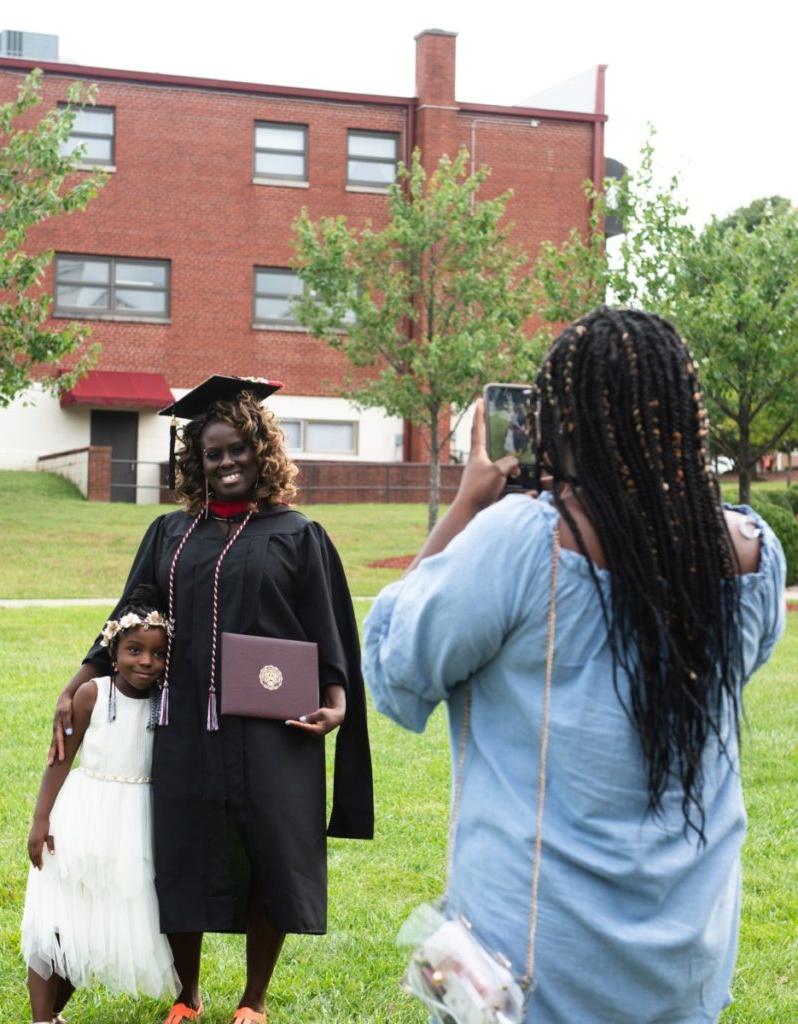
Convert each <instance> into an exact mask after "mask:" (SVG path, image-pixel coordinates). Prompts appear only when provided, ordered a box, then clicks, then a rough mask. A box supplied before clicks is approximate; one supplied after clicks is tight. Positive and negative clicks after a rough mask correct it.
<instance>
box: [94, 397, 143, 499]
mask: <svg viewBox="0 0 798 1024" xmlns="http://www.w3.org/2000/svg"><path fill="white" fill-rule="evenodd" d="M138 435H139V414H138V413H137V412H108V411H106V410H105V409H102V410H99V409H92V411H91V443H92V444H101V445H109V446H110V448H111V501H133V502H135V500H136V487H135V484H136V457H137V453H138ZM122 460H126V461H122Z"/></svg>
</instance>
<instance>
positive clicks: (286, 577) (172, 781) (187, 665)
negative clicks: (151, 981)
mask: <svg viewBox="0 0 798 1024" xmlns="http://www.w3.org/2000/svg"><path fill="white" fill-rule="evenodd" d="M190 523H191V519H190V518H189V517H188V516H187V515H186V514H185V513H184V512H172V513H169V514H168V515H164V516H160V517H159V518H158V519H156V520H155V521H154V522H153V523H152V524H151V525H150V527H149V529H148V530H147V532H146V534H145V536H144V539H143V540H142V542H141V546H140V547H139V550H138V553H137V555H136V558H135V561H134V563H133V567H132V569H131V571H130V576H129V578H128V581H127V583H126V585H125V591H124V595H123V598H122V601H120V606H121V604H122V602H123V601H124V600H126V597H127V595H128V594H129V592H130V590H131V589H132V588H133V587H134V586H135V585H136V584H138V583H155V584H156V585H157V586H158V587H159V589H160V591H161V594H162V595H163V599H164V606H165V604H166V597H167V594H168V583H169V567H170V564H171V562H172V557H173V555H174V553H175V550H176V548H177V546H178V544H179V542H180V540H181V538H182V537H183V534H184V533H185V531H186V530H187V529H188V526H189V525H190ZM226 541H227V538H226V535H225V534H224V533H223V532H222V531H221V530H220V529H219V525H218V523H217V522H215V521H213V520H209V521H207V522H205V521H202V522H200V524H199V525H198V526H197V528H196V529H195V530H194V532H193V534H192V535H191V537H190V538H189V539H188V541H187V543H186V545H185V547H184V548H183V552H182V554H181V555H180V559H179V561H178V564H177V571H176V575H175V582H174V587H175V601H174V615H175V622H176V629H175V635H174V639H173V644H172V654H171V666H170V673H169V690H170V696H169V725H168V726H164V727H161V728H158V729H157V730H156V734H155V744H154V752H153V771H152V775H153V797H154V819H153V826H154V836H155V871H156V879H155V883H156V889H157V893H158V901H159V905H160V915H161V930H162V931H164V932H200V931H217V932H233V931H243V930H244V928H245V911H246V899H247V892H248V887H249V882H250V879H251V877H252V876H254V880H255V881H256V882H257V883H259V887H260V891H261V892H262V894H263V898H264V903H265V910H266V914H267V917H268V919H269V920H270V921H271V923H272V924H273V925H274V927H275V928H277V929H278V930H280V931H285V932H304V933H315V934H319V933H322V932H324V931H325V929H326V912H327V866H326V834H329V835H333V836H342V837H345V838H356V839H370V838H371V837H372V835H373V801H372V780H371V760H370V755H369V746H368V734H367V728H366V709H365V697H364V690H363V679H362V676H361V674H360V652H359V646H358V637H357V626H356V623H355V617H354V613H353V610H352V601H351V598H350V596H349V590H348V587H347V583H346V579H345V577H344V572H343V568H342V566H341V562H340V559H339V557H338V554H337V552H336V550H335V548H334V547H333V544H332V542H331V541H330V539H329V537H328V536H327V534H326V533H325V531H324V530H323V528H322V527H321V526H319V525H318V524H317V523H313V522H311V521H310V520H308V519H307V518H306V517H305V516H303V515H302V514H301V513H299V512H297V511H295V510H293V509H289V508H287V507H279V508H275V509H270V510H268V511H264V512H259V513H256V515H255V516H253V518H252V519H251V520H250V522H249V523H248V524H247V526H246V528H245V529H244V531H243V533H242V534H241V536H240V537H239V538H238V540H237V541H236V542H235V544H234V545H233V546H232V548H231V549H230V550H229V551H228V553H227V555H226V556H225V559H224V561H223V562H222V570H221V577H220V587H219V638H220V639H221V633H222V632H223V631H227V632H231V633H249V634H253V635H258V636H273V637H282V638H283V639H289V640H310V641H313V642H315V643H316V644H318V648H319V678H320V682H321V685H322V687H323V686H325V685H328V684H330V683H340V684H341V685H343V686H344V687H345V688H346V691H347V713H346V719H345V721H344V724H343V725H342V727H341V728H340V729H339V731H338V734H337V738H336V751H335V775H334V780H335V781H334V789H333V807H332V815H331V817H330V823H329V828H328V829H326V828H325V766H324V740H323V739H322V738H320V737H317V736H312V735H308V734H307V733H304V732H303V731H302V730H299V729H295V728H291V727H289V726H286V725H284V724H283V723H282V722H273V721H266V720H264V719H254V718H240V717H233V716H227V715H220V716H219V726H220V728H219V731H218V732H208V731H207V729H206V714H207V702H208V683H209V670H210V650H211V621H212V620H211V609H212V593H213V573H214V568H215V566H216V562H217V559H218V557H219V555H220V553H221V551H222V548H223V547H224V545H225V543H226ZM120 606H118V607H120ZM115 614H116V613H114V616H115ZM98 639H99V638H98ZM217 642H218V641H217ZM86 661H92V662H95V663H97V664H99V665H102V668H103V671H104V672H105V671H107V670H108V667H109V665H108V654H107V650H106V648H103V647H100V646H99V643H95V645H94V646H93V647H92V648H91V650H90V651H89V652H88V654H87V656H86ZM218 664H219V662H218V655H217V679H216V686H217V693H219V695H220V694H221V679H220V673H219V672H218Z"/></svg>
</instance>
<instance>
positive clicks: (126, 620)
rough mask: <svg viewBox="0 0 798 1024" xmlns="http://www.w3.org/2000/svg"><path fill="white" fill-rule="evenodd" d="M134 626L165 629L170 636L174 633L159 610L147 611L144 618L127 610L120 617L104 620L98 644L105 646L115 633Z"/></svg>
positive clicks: (172, 627) (170, 624)
mask: <svg viewBox="0 0 798 1024" xmlns="http://www.w3.org/2000/svg"><path fill="white" fill-rule="evenodd" d="M134 626H143V627H144V628H145V629H149V628H150V627H152V628H153V629H165V630H166V635H167V636H171V635H172V634H173V633H174V626H173V625H172V623H171V621H170V620H169V619H167V618H166V616H165V615H162V614H161V613H160V612H147V614H146V615H145V616H144V618H142V617H141V616H140V615H137V614H136V612H128V613H127V614H126V615H123V616H122V618H121V619H109V620H108V621H107V622H106V624H105V625H104V626H103V628H102V639H101V640H100V646H101V647H107V646H108V645H109V644H110V643H111V641H112V640H113V638H114V637H115V636H116V635H117V633H123V632H124V631H125V630H126V629H132V628H133V627H134Z"/></svg>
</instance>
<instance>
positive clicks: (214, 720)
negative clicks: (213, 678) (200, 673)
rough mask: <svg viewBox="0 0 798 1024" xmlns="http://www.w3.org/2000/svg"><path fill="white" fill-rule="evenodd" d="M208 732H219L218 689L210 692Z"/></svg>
mask: <svg viewBox="0 0 798 1024" xmlns="http://www.w3.org/2000/svg"><path fill="white" fill-rule="evenodd" d="M206 725H207V728H208V732H218V731H219V718H218V716H217V714H216V687H215V686H212V687H211V688H210V690H208V719H207V722H206Z"/></svg>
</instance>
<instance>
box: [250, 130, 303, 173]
mask: <svg viewBox="0 0 798 1024" xmlns="http://www.w3.org/2000/svg"><path fill="white" fill-rule="evenodd" d="M255 175H256V177H260V178H278V179H284V180H285V181H307V180H308V129H307V125H303V124H274V123H272V122H268V121H256V122H255Z"/></svg>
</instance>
